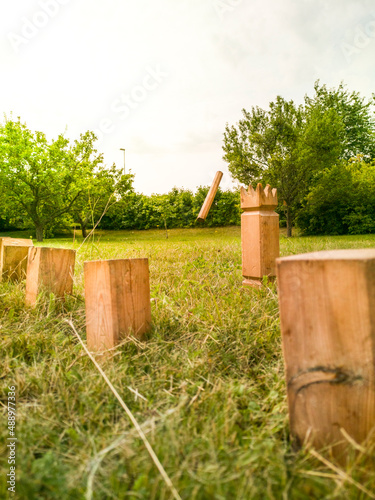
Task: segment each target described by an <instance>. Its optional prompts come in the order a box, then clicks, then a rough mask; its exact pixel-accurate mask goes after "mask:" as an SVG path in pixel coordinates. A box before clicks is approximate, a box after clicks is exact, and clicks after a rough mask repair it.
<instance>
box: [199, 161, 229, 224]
mask: <svg viewBox="0 0 375 500" xmlns="http://www.w3.org/2000/svg"><path fill="white" fill-rule="evenodd" d="M222 177H223V172H220V170H219V171H218V172H216V175H215V178H214V180H213V183H212V185H211V187H210V190H209V191H208V193H207V196H206V199H205V200H204V203H203V205H202V208H201V210H200V212H199V214H198V217H197V220H200V221H203V220H206V217H207V215H208V212H209V211H210V208H211V206H212V203H213V201H214V199H215V196H216V193H217V190H218V189H219V185H220V181H221V179H222Z"/></svg>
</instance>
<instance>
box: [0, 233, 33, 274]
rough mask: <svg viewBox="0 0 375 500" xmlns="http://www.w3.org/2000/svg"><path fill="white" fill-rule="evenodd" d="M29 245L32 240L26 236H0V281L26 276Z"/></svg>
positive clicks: (31, 243)
mask: <svg viewBox="0 0 375 500" xmlns="http://www.w3.org/2000/svg"><path fill="white" fill-rule="evenodd" d="M30 246H33V242H32V240H28V239H26V238H25V239H21V238H0V281H1V280H2V279H9V280H12V281H16V280H21V279H23V278H24V277H25V276H26V269H27V256H28V251H29V248H30Z"/></svg>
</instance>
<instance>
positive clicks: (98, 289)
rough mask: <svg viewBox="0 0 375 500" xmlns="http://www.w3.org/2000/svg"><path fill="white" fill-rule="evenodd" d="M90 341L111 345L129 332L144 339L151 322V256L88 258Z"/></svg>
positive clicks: (92, 345) (95, 346)
mask: <svg viewBox="0 0 375 500" xmlns="http://www.w3.org/2000/svg"><path fill="white" fill-rule="evenodd" d="M84 273H85V300H86V332H87V345H88V347H89V349H92V350H103V349H110V348H112V347H114V346H116V345H117V344H118V343H119V342H120V341H121V340H122V339H123V338H125V337H126V336H127V335H133V336H134V337H137V338H139V339H142V337H143V336H144V334H145V333H146V332H147V331H148V330H149V329H150V325H151V304H150V281H149V269H148V259H116V260H97V261H91V262H85V264H84Z"/></svg>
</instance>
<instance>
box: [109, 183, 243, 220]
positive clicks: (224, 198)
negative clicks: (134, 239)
mask: <svg viewBox="0 0 375 500" xmlns="http://www.w3.org/2000/svg"><path fill="white" fill-rule="evenodd" d="M208 190H209V187H203V186H200V187H199V188H198V189H197V192H196V193H195V194H193V193H192V191H189V190H186V189H178V188H173V189H172V190H171V191H170V192H169V193H168V194H152V195H151V196H146V195H142V194H138V193H129V194H128V195H126V196H124V197H123V198H122V199H121V200H119V201H118V202H117V203H116V204H115V205H113V206H112V207H111V208H110V210H109V211H108V213H107V214H106V215H105V216H104V217H103V219H102V222H101V224H100V227H101V228H103V229H153V228H158V227H160V228H165V227H166V228H168V229H172V228H188V227H192V226H194V225H195V224H196V219H197V216H198V213H199V210H200V208H201V206H202V204H203V202H204V200H205V198H206V195H207V193H208ZM240 218H241V209H240V195H239V192H238V191H230V190H227V191H222V190H221V189H220V188H219V190H218V192H217V194H216V196H215V199H214V202H213V204H212V207H211V210H210V212H209V214H208V217H207V219H206V221H205V222H204V223H200V224H202V225H203V226H206V227H216V226H228V225H239V224H240V220H241V219H240Z"/></svg>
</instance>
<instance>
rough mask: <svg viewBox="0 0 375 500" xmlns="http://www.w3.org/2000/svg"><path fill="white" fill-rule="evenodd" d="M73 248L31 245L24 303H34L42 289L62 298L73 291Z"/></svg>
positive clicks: (74, 253) (74, 254)
mask: <svg viewBox="0 0 375 500" xmlns="http://www.w3.org/2000/svg"><path fill="white" fill-rule="evenodd" d="M75 256H76V252H75V250H68V249H65V248H46V247H32V248H30V249H29V255H28V262H27V275H26V304H27V305H31V306H33V305H35V304H36V300H37V296H38V294H39V292H41V291H42V290H44V291H46V292H48V293H51V292H52V293H54V294H55V295H56V297H59V298H62V299H63V298H64V296H65V294H71V293H72V292H73V275H74V264H75Z"/></svg>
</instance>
